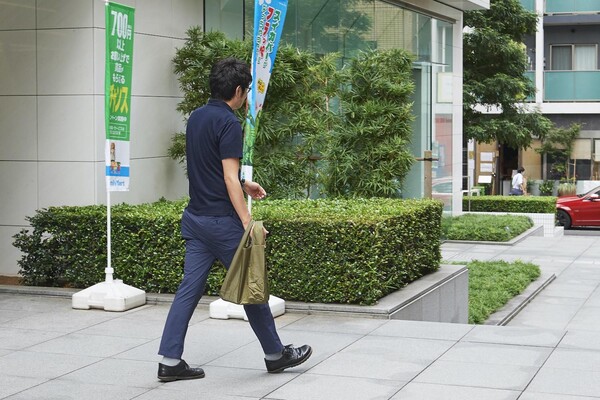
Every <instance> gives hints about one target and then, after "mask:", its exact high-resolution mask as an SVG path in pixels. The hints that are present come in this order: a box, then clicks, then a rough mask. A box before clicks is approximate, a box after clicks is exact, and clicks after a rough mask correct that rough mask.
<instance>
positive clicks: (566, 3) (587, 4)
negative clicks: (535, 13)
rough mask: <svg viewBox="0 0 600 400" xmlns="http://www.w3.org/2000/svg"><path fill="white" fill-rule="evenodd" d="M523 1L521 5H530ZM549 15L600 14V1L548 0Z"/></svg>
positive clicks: (547, 10) (547, 9) (525, 0)
mask: <svg viewBox="0 0 600 400" xmlns="http://www.w3.org/2000/svg"><path fill="white" fill-rule="evenodd" d="M528 2H529V1H527V0H521V3H528ZM545 12H546V13H547V14H559V13H593V12H600V0H546V10H545Z"/></svg>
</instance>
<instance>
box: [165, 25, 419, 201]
mask: <svg viewBox="0 0 600 400" xmlns="http://www.w3.org/2000/svg"><path fill="white" fill-rule="evenodd" d="M188 35H189V39H188V40H187V41H186V44H185V45H184V46H183V47H182V48H181V49H178V50H177V54H176V56H175V58H174V60H173V61H174V63H175V72H176V73H177V74H178V76H179V80H180V86H181V89H182V91H183V92H184V100H183V101H182V102H181V103H180V105H179V107H178V110H179V111H181V112H182V113H183V114H184V115H185V116H186V117H187V116H188V115H189V114H190V113H191V112H192V111H193V110H194V109H196V108H198V107H200V106H202V105H204V104H205V103H206V101H207V100H208V98H209V96H210V93H209V89H208V75H209V72H210V68H211V67H212V65H213V64H214V62H216V61H217V60H219V59H221V58H224V57H229V56H235V57H238V58H241V59H245V60H249V59H250V57H251V51H252V49H251V43H249V42H240V41H237V40H228V39H226V38H225V37H224V35H223V34H222V33H217V32H212V33H206V34H204V33H202V31H201V30H200V28H192V29H190V30H189V31H188ZM339 62H340V60H339V56H338V55H337V54H327V55H324V56H322V57H316V56H315V55H314V54H311V53H309V52H306V51H300V50H298V49H295V48H293V47H291V46H282V47H280V49H279V50H278V54H277V62H276V63H275V67H274V69H273V74H272V76H271V80H270V83H269V89H268V92H267V98H266V100H265V106H264V108H263V110H262V111H261V117H260V129H259V131H258V135H257V138H256V143H255V151H254V160H253V164H254V171H255V172H254V175H255V177H254V179H255V180H256V181H258V182H261V184H263V186H264V187H265V189H266V190H267V192H268V193H269V195H270V196H271V197H272V198H296V199H300V198H306V197H311V196H313V197H316V196H314V194H313V193H312V190H313V188H320V189H322V191H323V194H325V195H329V196H340V195H344V196H350V195H352V196H365V197H370V196H385V197H391V196H394V195H395V194H396V193H397V191H398V188H399V187H400V185H401V182H402V180H403V179H404V177H405V176H406V174H407V172H408V169H409V168H410V165H411V163H412V162H413V157H412V155H411V154H410V153H409V152H408V150H407V144H408V140H409V138H410V130H411V127H410V122H411V121H412V118H413V116H412V113H411V102H410V94H411V93H412V91H413V90H414V84H413V83H412V72H411V71H412V58H411V57H410V56H409V55H408V54H407V53H406V52H404V51H402V50H389V51H381V52H376V51H372V52H367V53H364V54H361V55H360V56H359V57H358V59H357V60H356V61H354V62H353V63H352V64H351V65H350V66H349V67H348V68H345V69H344V70H342V71H340V70H339V69H338V64H339ZM334 100H335V101H334ZM239 116H240V118H242V115H241V114H240V115H239ZM169 155H170V156H171V157H173V158H174V159H178V160H179V161H181V162H183V161H184V160H185V134H183V133H178V134H175V136H174V137H173V141H172V145H171V148H170V149H169Z"/></svg>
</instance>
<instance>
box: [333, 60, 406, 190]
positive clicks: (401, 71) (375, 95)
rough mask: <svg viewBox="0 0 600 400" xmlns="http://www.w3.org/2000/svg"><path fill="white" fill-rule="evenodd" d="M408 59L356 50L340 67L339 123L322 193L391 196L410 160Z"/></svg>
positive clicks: (400, 181)
mask: <svg viewBox="0 0 600 400" xmlns="http://www.w3.org/2000/svg"><path fill="white" fill-rule="evenodd" d="M412 61H413V59H412V57H411V56H409V55H408V54H407V53H406V52H404V51H402V50H390V51H386V52H377V51H371V52H366V53H362V54H361V55H360V56H358V57H357V58H356V59H354V60H353V61H352V62H351V63H350V65H349V66H347V67H346V68H345V69H344V70H343V71H342V81H343V82H344V83H345V85H344V86H343V88H342V89H341V92H340V98H341V105H340V108H341V114H342V118H343V119H342V120H341V125H340V126H339V127H338V128H337V129H336V131H335V132H334V133H333V134H332V135H331V141H330V146H329V149H328V151H327V153H326V154H325V156H326V157H325V158H326V160H327V162H328V168H327V174H325V177H326V179H325V189H324V190H325V192H326V193H327V194H328V195H330V196H357V197H372V196H378V197H393V196H395V195H396V194H397V193H398V191H399V189H400V188H401V183H402V182H403V181H404V178H405V177H406V174H407V173H408V172H409V170H410V167H411V165H412V163H413V161H414V157H413V156H412V154H411V153H410V151H409V149H408V145H409V143H410V136H411V121H412V120H413V119H414V117H413V114H412V103H411V101H410V96H411V95H412V93H413V91H414V83H413V82H412V78H411V77H412Z"/></svg>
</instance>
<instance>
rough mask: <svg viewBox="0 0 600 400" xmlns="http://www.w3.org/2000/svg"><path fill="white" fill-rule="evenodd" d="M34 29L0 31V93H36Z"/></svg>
mask: <svg viewBox="0 0 600 400" xmlns="http://www.w3.org/2000/svg"><path fill="white" fill-rule="evenodd" d="M35 49H36V47H35V31H5V32H0V77H2V78H1V79H0V95H3V96H14V95H17V96H22V95H35V94H36V70H35V63H36V58H35V57H36V54H35V53H36V50H35Z"/></svg>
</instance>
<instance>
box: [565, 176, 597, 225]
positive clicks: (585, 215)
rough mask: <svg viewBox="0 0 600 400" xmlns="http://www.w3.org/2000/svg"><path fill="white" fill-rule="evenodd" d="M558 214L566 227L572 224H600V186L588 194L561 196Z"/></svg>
mask: <svg viewBox="0 0 600 400" xmlns="http://www.w3.org/2000/svg"><path fill="white" fill-rule="evenodd" d="M556 216H557V219H558V223H559V224H560V225H562V226H563V227H564V228H565V229H569V228H571V227H572V226H600V186H598V187H597V188H595V189H592V190H590V191H589V192H587V193H586V194H578V195H576V196H567V197H559V198H558V200H557V201H556Z"/></svg>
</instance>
